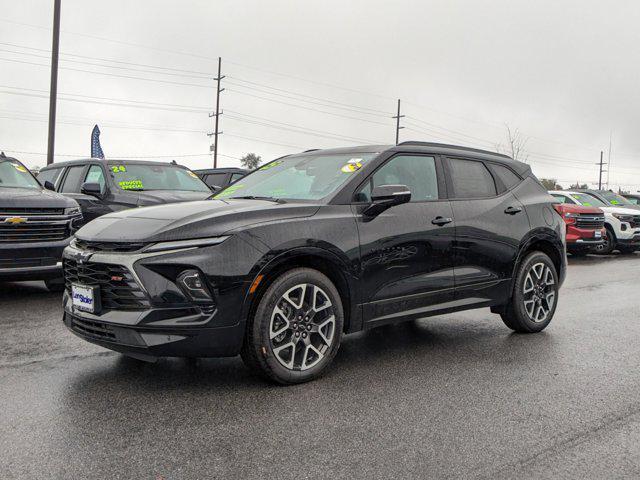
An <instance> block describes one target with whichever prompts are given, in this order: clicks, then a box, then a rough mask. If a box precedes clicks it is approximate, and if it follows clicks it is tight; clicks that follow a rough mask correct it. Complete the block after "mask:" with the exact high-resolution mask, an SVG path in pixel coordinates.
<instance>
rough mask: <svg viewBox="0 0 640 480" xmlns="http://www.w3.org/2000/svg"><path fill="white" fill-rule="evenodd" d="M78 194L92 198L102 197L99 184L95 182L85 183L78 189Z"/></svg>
mask: <svg viewBox="0 0 640 480" xmlns="http://www.w3.org/2000/svg"><path fill="white" fill-rule="evenodd" d="M80 192H82V193H84V194H85V195H91V196H92V197H101V196H102V188H100V184H99V183H97V182H86V183H83V184H82V187H81V188H80Z"/></svg>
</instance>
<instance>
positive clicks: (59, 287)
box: [44, 278, 64, 292]
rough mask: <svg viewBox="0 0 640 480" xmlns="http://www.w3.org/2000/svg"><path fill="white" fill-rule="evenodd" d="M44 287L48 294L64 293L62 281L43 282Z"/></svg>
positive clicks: (57, 279)
mask: <svg viewBox="0 0 640 480" xmlns="http://www.w3.org/2000/svg"><path fill="white" fill-rule="evenodd" d="M44 284H45V286H46V287H47V289H48V290H49V291H50V292H62V291H64V279H63V278H52V279H50V280H45V281H44Z"/></svg>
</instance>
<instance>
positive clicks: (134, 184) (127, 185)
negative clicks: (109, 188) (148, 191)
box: [118, 180, 144, 190]
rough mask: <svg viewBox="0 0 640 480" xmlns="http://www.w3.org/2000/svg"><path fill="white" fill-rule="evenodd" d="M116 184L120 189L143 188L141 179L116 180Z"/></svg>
mask: <svg viewBox="0 0 640 480" xmlns="http://www.w3.org/2000/svg"><path fill="white" fill-rule="evenodd" d="M118 186H119V187H120V188H121V189H122V190H141V189H144V186H143V185H142V180H129V181H122V182H118Z"/></svg>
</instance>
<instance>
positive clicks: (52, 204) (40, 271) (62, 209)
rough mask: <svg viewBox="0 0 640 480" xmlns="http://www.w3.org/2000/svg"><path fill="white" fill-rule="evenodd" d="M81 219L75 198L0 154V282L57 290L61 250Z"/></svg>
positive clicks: (62, 284)
mask: <svg viewBox="0 0 640 480" xmlns="http://www.w3.org/2000/svg"><path fill="white" fill-rule="evenodd" d="M81 219H82V215H81V214H80V207H79V206H78V204H77V202H76V201H75V200H72V199H70V198H67V197H65V196H63V195H60V194H58V193H55V192H52V191H50V190H47V189H45V188H43V186H42V185H40V183H38V181H37V180H36V179H35V178H34V177H33V175H31V172H29V170H27V168H26V167H25V166H24V165H23V164H22V163H20V162H19V161H18V160H16V159H15V158H10V157H6V156H4V155H3V154H1V153H0V281H2V280H44V281H45V283H46V284H47V287H48V288H49V289H50V290H62V288H63V287H64V282H63V280H62V250H64V248H65V247H66V246H67V245H69V242H70V240H71V237H72V235H73V233H74V232H75V230H76V227H78V226H79V223H80V220H81Z"/></svg>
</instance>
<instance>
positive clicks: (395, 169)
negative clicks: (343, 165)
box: [355, 155, 438, 202]
mask: <svg viewBox="0 0 640 480" xmlns="http://www.w3.org/2000/svg"><path fill="white" fill-rule="evenodd" d="M380 185H406V186H407V187H409V190H411V201H412V202H424V201H428V200H437V199H438V177H437V175H436V161H435V159H434V158H433V157H424V156H421V155H398V156H397V157H393V158H392V159H391V160H389V161H388V162H387V163H385V164H384V165H383V166H382V167H381V168H379V169H378V170H377V171H376V172H375V173H374V174H373V175H372V176H371V179H370V181H369V182H367V184H366V185H365V186H364V187H363V188H362V189H360V192H358V193H357V194H356V197H355V200H356V201H361V202H367V201H371V190H372V188H375V187H378V186H380Z"/></svg>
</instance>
